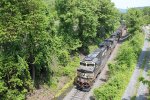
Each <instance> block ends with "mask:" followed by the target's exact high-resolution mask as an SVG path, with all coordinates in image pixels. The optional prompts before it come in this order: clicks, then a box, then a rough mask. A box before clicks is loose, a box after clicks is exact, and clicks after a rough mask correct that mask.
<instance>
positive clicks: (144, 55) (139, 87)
mask: <svg viewBox="0 0 150 100" xmlns="http://www.w3.org/2000/svg"><path fill="white" fill-rule="evenodd" d="M143 30H144V32H145V41H144V46H143V49H142V52H141V54H140V57H139V60H138V63H137V65H136V68H135V70H134V72H133V74H132V77H131V79H130V82H129V84H128V86H127V88H126V90H125V93H124V94H123V96H122V100H131V99H136V100H146V97H145V96H146V94H147V93H148V90H147V85H143V84H142V83H140V82H139V81H138V78H139V77H141V76H143V77H144V78H147V70H148V66H149V65H148V63H149V62H148V61H149V60H150V42H149V41H148V40H147V37H148V35H149V31H148V30H147V29H146V28H143ZM143 67H145V68H144V70H143ZM142 73H143V74H142Z"/></svg>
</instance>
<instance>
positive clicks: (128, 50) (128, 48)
mask: <svg viewBox="0 0 150 100" xmlns="http://www.w3.org/2000/svg"><path fill="white" fill-rule="evenodd" d="M126 16H128V17H127V19H126V21H127V25H128V29H129V30H128V32H129V33H130V34H132V35H131V37H130V38H129V40H128V41H126V42H125V43H123V45H122V46H121V48H120V49H119V53H118V55H117V57H116V59H115V61H114V62H113V63H110V64H109V65H108V67H109V80H108V82H107V83H105V84H104V85H103V86H101V87H99V88H97V89H95V91H94V94H95V97H96V99H98V100H120V99H121V97H122V94H123V93H124V90H125V88H126V86H127V84H128V82H129V80H130V77H131V75H132V71H133V70H134V67H135V65H136V62H137V59H138V55H139V53H140V52H141V46H142V45H143V41H144V37H143V34H142V32H141V31H140V30H141V29H140V27H141V25H142V22H141V21H142V20H141V19H142V13H141V11H140V10H137V9H130V10H129V11H128V12H127V15H126ZM124 80H125V81H124Z"/></svg>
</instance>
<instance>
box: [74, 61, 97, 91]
mask: <svg viewBox="0 0 150 100" xmlns="http://www.w3.org/2000/svg"><path fill="white" fill-rule="evenodd" d="M94 69H95V63H85V62H80V67H79V68H78V69H77V77H76V79H75V81H76V82H75V83H76V86H77V88H78V89H81V90H84V91H89V90H90V88H91V85H92V83H93V79H94V77H95V73H94Z"/></svg>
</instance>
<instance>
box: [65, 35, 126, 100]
mask: <svg viewBox="0 0 150 100" xmlns="http://www.w3.org/2000/svg"><path fill="white" fill-rule="evenodd" d="M125 33H126V32H124V36H123V39H125V38H126V37H127V36H126V35H125ZM122 42H123V40H121V42H119V43H118V44H117V45H116V47H115V49H114V51H113V52H112V54H111V56H110V57H109V59H108V61H107V62H110V61H112V60H113V59H114V58H115V57H116V55H117V52H118V48H119V47H120V45H121V44H122ZM107 72H108V66H107V64H106V65H105V67H104V68H103V70H102V72H101V73H100V75H99V76H98V77H97V79H96V81H95V83H94V84H93V86H92V89H91V90H90V91H89V92H86V95H84V98H82V100H94V99H93V90H94V89H95V88H98V87H99V86H101V85H102V84H103V83H105V82H106V81H107V77H108V75H107ZM76 91H77V90H76V88H75V87H73V89H72V90H71V91H70V92H69V93H68V94H67V95H66V96H65V97H64V99H63V100H81V99H79V98H78V99H72V97H73V96H74V94H75V92H76ZM81 94H82V93H81Z"/></svg>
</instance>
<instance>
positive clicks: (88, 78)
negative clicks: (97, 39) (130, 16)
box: [74, 26, 125, 91]
mask: <svg viewBox="0 0 150 100" xmlns="http://www.w3.org/2000/svg"><path fill="white" fill-rule="evenodd" d="M124 29H125V28H124V27H123V26H121V27H119V28H118V30H117V31H116V32H115V33H113V34H112V35H111V37H110V38H108V39H105V40H104V41H103V42H102V43H101V44H99V48H98V49H96V50H95V51H94V52H92V53H91V54H89V55H88V56H86V57H85V58H84V59H83V60H82V61H81V62H80V67H79V68H78V69H77V76H76V78H75V79H74V84H75V85H76V87H77V89H80V90H83V91H89V90H90V88H91V86H92V85H93V83H94V81H95V79H96V78H97V76H98V75H99V74H100V72H101V71H102V69H103V67H104V66H105V64H106V62H107V59H108V57H109V56H110V54H111V52H112V51H113V49H114V48H115V46H116V44H117V41H118V40H119V39H120V37H121V36H122V33H123V31H124Z"/></svg>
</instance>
